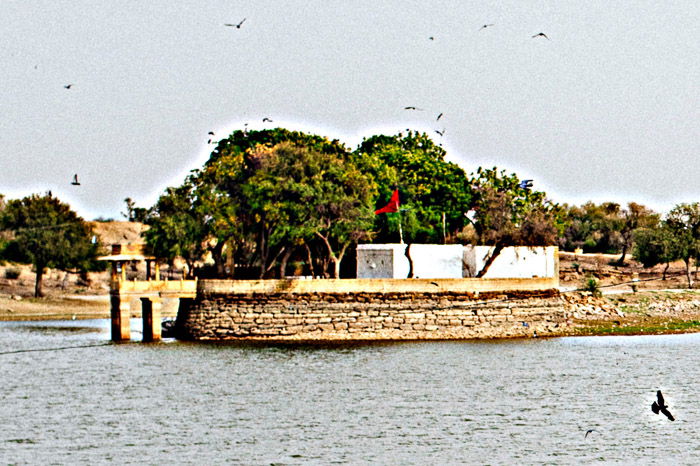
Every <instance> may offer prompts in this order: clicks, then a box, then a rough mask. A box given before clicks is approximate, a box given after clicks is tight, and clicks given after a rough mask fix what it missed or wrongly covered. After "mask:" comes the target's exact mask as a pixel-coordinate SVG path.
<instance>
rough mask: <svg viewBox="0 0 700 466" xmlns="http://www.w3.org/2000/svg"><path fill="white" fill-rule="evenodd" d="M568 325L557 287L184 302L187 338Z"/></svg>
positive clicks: (366, 336)
mask: <svg viewBox="0 0 700 466" xmlns="http://www.w3.org/2000/svg"><path fill="white" fill-rule="evenodd" d="M564 325H566V311H565V307H564V301H563V299H562V298H561V296H560V295H559V292H558V291H557V290H556V289H548V290H534V291H533V290H523V291H512V292H448V291H444V292H440V291H432V292H353V293H347V292H339V293H333V292H306V293H289V292H284V291H282V292H265V293H240V292H239V293H236V292H226V291H225V289H224V287H221V286H217V287H214V286H212V287H206V286H205V287H204V288H200V289H198V294H197V297H196V298H194V299H182V300H181V304H180V310H179V312H178V318H177V324H176V328H177V334H178V337H179V338H182V339H192V340H232V339H263V340H328V341H330V340H415V339H470V338H503V337H517V336H532V335H533V333H534V332H537V334H539V335H542V336H544V335H547V334H553V333H557V331H558V330H559V331H560V330H561V327H563V326H564Z"/></svg>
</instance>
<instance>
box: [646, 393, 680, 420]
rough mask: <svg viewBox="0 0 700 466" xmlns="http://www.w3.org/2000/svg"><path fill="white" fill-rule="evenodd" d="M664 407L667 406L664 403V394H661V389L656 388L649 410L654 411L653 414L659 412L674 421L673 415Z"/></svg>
mask: <svg viewBox="0 0 700 466" xmlns="http://www.w3.org/2000/svg"><path fill="white" fill-rule="evenodd" d="M666 408H668V406H667V405H665V404H664V396H663V395H662V394H661V390H656V401H655V402H653V403H652V404H651V410H652V411H654V414H659V413H661V414H663V415H664V416H666V417H667V418H668V419H669V420H670V421H675V418H674V417H673V415H672V414H671V413H670V412H669V411H668V409H666Z"/></svg>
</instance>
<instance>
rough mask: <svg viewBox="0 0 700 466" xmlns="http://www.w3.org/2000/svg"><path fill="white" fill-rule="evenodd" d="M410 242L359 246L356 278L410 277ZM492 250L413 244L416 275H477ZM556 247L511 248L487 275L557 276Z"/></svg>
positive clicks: (506, 249)
mask: <svg viewBox="0 0 700 466" xmlns="http://www.w3.org/2000/svg"><path fill="white" fill-rule="evenodd" d="M407 246H408V245H407V244H397V243H393V244H360V245H358V246H357V278H407V277H408V273H409V262H408V259H407V258H406V247H407ZM492 251H493V247H490V246H462V245H461V244H412V245H411V249H410V255H411V259H412V260H413V277H414V278H463V277H474V276H475V275H476V273H478V272H479V271H480V270H481V269H482V268H483V267H484V264H485V263H486V260H487V259H488V255H489V254H490V253H491V252H492ZM558 273H559V271H558V260H557V248H556V247H554V246H549V247H526V246H520V247H508V248H504V249H503V250H502V251H501V253H500V254H499V256H498V257H497V258H496V259H495V260H494V262H493V264H491V267H490V268H489V270H488V272H487V273H486V275H485V276H484V278H533V277H553V276H556V275H558Z"/></svg>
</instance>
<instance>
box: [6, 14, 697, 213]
mask: <svg viewBox="0 0 700 466" xmlns="http://www.w3.org/2000/svg"><path fill="white" fill-rule="evenodd" d="M0 17H2V18H3V20H2V22H3V27H2V28H1V29H0V61H1V63H2V73H0V76H2V87H1V89H0V147H1V149H0V151H1V152H0V161H1V165H0V166H1V169H0V193H3V194H5V195H6V196H7V197H9V198H17V197H21V196H24V195H28V194H31V193H44V192H46V191H47V190H51V191H52V192H53V194H54V195H56V196H58V197H59V198H60V199H62V200H63V201H66V202H68V203H69V204H70V205H71V206H72V207H73V208H74V209H75V210H76V211H78V213H79V214H81V215H82V216H84V217H85V218H86V219H92V218H94V217H97V216H103V217H112V218H115V219H120V218H121V216H120V212H121V211H123V210H124V202H123V199H124V198H125V197H131V198H132V199H134V200H135V201H136V203H137V205H139V206H143V207H148V206H150V205H152V204H153V202H154V201H155V200H156V199H157V196H158V195H159V194H160V193H161V192H162V191H163V190H164V189H165V187H166V186H173V185H179V184H180V183H181V182H182V181H183V180H184V177H185V175H186V174H187V173H188V172H189V170H191V169H194V168H199V167H201V166H202V164H203V163H204V161H205V160H206V159H207V158H208V155H209V153H210V152H211V150H212V149H213V147H214V146H211V145H210V146H208V145H207V139H208V137H209V136H208V135H207V132H208V131H215V132H216V136H215V138H220V137H224V136H226V135H228V134H229V133H230V131H232V130H234V129H242V128H243V124H244V123H246V122H247V123H249V127H250V128H252V129H261V128H265V127H268V128H271V127H276V126H284V127H287V128H290V129H301V130H306V131H310V132H316V133H318V134H321V135H324V136H329V137H331V138H339V139H340V140H342V141H344V142H346V144H347V145H348V146H349V147H350V149H353V148H355V147H356V145H357V143H358V142H359V141H361V139H362V138H363V137H368V136H371V135H372V134H379V133H386V134H395V133H396V132H398V131H401V130H405V128H412V129H418V130H424V131H426V132H428V133H430V134H431V136H432V137H433V138H434V139H435V141H436V142H438V143H442V144H443V146H444V147H445V148H446V149H447V151H448V159H449V160H451V161H454V162H457V163H459V164H460V165H461V166H462V167H463V168H464V170H465V171H466V172H467V173H471V172H473V171H475V170H476V168H477V167H478V166H480V165H482V166H486V167H492V166H498V167H499V168H503V169H506V170H507V171H508V172H515V173H517V174H518V175H519V176H520V177H521V178H532V179H534V180H535V181H534V185H535V188H536V189H539V190H544V191H546V192H547V194H548V195H549V197H550V198H551V199H552V200H554V201H556V202H569V203H577V204H578V203H582V202H585V201H587V200H594V201H596V202H602V201H606V200H610V201H616V202H621V203H626V202H628V201H635V202H640V203H644V204H647V205H648V206H650V207H652V208H654V209H656V210H659V211H662V210H668V209H670V208H671V207H673V205H675V204H677V203H679V202H695V201H700V163H699V162H698V157H699V156H700V143H699V141H700V29H699V28H700V26H699V25H700V2H698V1H697V0H692V1H691V0H686V1H668V2H658V1H634V2H618V1H610V0H590V1H586V2H582V1H578V0H571V1H568V0H558V1H525V0H512V1H499V2H489V1H471V0H458V1H432V2H425V1H388V0H385V1H376V0H375V1H356V0H353V1H309V0H305V1H295V0H287V1H266V2H260V1H258V2H253V1H235V2H234V1H213V0H212V1H206V0H205V1H191V0H186V1H171V0H168V1H163V0H150V1H147V2H142V1H118V0H115V1H109V2H95V1H83V0H71V1H64V0H53V1H32V0H0ZM244 18H245V22H244V23H243V24H242V26H241V28H240V29H238V28H235V27H227V26H224V24H225V23H239V22H240V21H241V20H243V19H244ZM484 24H493V26H489V27H487V28H483V29H482V26H483V25H484ZM540 32H543V33H545V34H546V35H547V37H548V38H549V40H548V39H546V38H544V37H535V38H533V37H532V36H533V35H535V34H538V33H540ZM431 37H432V38H433V39H430V38H431ZM68 84H72V86H71V88H70V89H65V88H64V86H65V85H68ZM406 106H416V107H419V108H421V109H424V110H422V111H408V110H404V107H406ZM440 113H443V117H442V118H441V119H440V121H436V117H437V115H438V114H440ZM264 117H268V118H271V119H272V120H273V123H263V122H262V119H263V118H264ZM435 130H440V131H442V130H445V135H444V136H443V137H440V136H439V135H438V134H437V133H435ZM74 173H78V175H79V178H80V181H81V185H80V186H71V185H70V182H71V180H72V177H73V174H74Z"/></svg>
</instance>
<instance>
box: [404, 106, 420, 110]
mask: <svg viewBox="0 0 700 466" xmlns="http://www.w3.org/2000/svg"><path fill="white" fill-rule="evenodd" d="M403 109H404V110H419V111H422V110H423V109H422V108H418V107H412V106H411V107H404V108H403Z"/></svg>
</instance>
